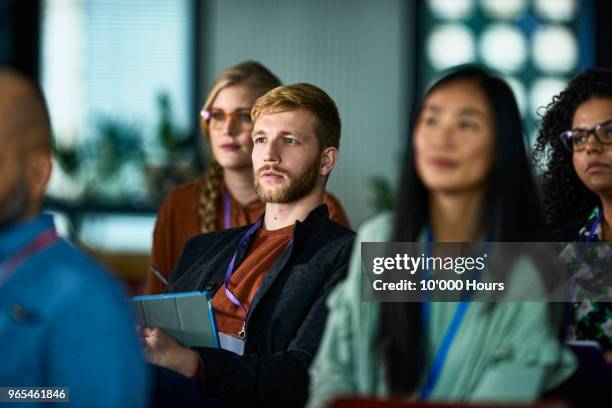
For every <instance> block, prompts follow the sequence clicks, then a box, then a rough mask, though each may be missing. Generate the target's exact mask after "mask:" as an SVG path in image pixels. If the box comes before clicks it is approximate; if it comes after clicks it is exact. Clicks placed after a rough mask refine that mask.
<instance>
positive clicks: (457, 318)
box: [420, 228, 470, 401]
mask: <svg viewBox="0 0 612 408" xmlns="http://www.w3.org/2000/svg"><path fill="white" fill-rule="evenodd" d="M432 242H433V233H432V231H431V228H428V229H427V242H426V245H427V252H428V256H429V253H431V243H432ZM428 275H429V276H428V279H431V277H432V274H428ZM469 305H470V301H469V300H467V301H461V302H459V304H458V305H457V309H456V310H455V314H454V316H453V319H452V320H451V322H450V324H449V326H448V328H447V329H446V334H445V335H444V338H443V339H442V343H441V344H440V348H439V349H438V352H437V353H436V356H435V358H434V360H433V363H432V364H431V368H430V369H429V373H428V374H427V378H426V379H425V383H424V385H423V388H422V389H421V395H420V399H421V400H422V401H425V400H427V399H428V398H429V396H430V395H431V393H432V391H433V389H434V387H435V385H436V383H437V382H438V378H439V377H440V374H441V373H442V368H443V366H444V362H445V361H446V358H447V356H448V351H449V350H450V347H451V345H452V343H453V340H454V339H455V336H456V334H457V332H458V331H459V327H460V326H461V323H462V322H463V319H464V318H465V314H466V313H467V310H468V306H469ZM422 309H423V328H424V330H428V327H429V318H430V315H431V304H430V302H429V300H425V301H423V303H422Z"/></svg>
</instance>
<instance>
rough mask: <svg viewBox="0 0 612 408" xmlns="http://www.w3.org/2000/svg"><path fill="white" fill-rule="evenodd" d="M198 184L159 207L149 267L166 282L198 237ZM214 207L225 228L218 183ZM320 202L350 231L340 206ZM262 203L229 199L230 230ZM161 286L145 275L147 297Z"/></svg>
mask: <svg viewBox="0 0 612 408" xmlns="http://www.w3.org/2000/svg"><path fill="white" fill-rule="evenodd" d="M200 186H201V185H200V181H199V180H194V181H190V182H187V183H183V184H181V185H179V186H177V187H175V188H173V189H172V190H171V191H170V193H169V194H168V196H167V197H166V199H165V200H164V202H163V203H162V204H161V206H160V208H159V211H158V214H157V220H156V222H155V230H154V232H153V248H152V250H151V259H150V265H151V267H152V268H155V269H156V270H157V271H158V272H159V273H160V274H161V275H162V276H164V277H165V278H166V279H168V277H169V276H170V273H171V272H172V269H173V268H174V264H175V263H176V262H177V261H178V259H179V257H180V255H181V252H182V251H183V247H184V246H185V244H186V243H187V241H188V240H189V239H190V238H192V237H194V236H196V235H198V234H200V233H201V220H200V215H199V213H198V205H199V202H200V188H201V187H200ZM219 188H220V192H219V193H220V194H219V202H218V205H217V228H218V229H223V228H225V225H224V224H225V208H224V204H223V203H224V200H225V185H224V184H223V183H221V186H220V187H219ZM323 202H324V203H325V204H327V207H328V209H329V218H330V219H331V220H333V221H336V222H337V223H338V224H341V225H344V226H345V227H347V228H351V226H350V223H349V221H348V218H347V216H346V214H345V212H344V209H343V208H342V205H341V204H340V202H339V201H338V199H337V198H336V197H334V196H333V195H332V194H330V193H325V197H324V199H323ZM265 208H266V206H265V203H263V202H261V201H259V200H255V201H252V202H250V203H248V204H247V205H246V206H244V207H243V206H241V205H240V203H239V202H238V201H236V200H235V199H234V198H233V197H231V196H230V209H231V211H230V212H231V221H232V227H241V226H244V225H249V224H253V223H255V221H257V219H258V218H259V217H260V216H261V215H262V214H263V213H264V211H265ZM165 288H166V287H165V285H164V283H163V282H162V281H161V280H160V279H159V278H157V277H156V276H155V275H154V274H153V273H151V272H149V274H148V275H147V286H146V289H145V292H146V293H147V294H157V293H163V292H164V290H165Z"/></svg>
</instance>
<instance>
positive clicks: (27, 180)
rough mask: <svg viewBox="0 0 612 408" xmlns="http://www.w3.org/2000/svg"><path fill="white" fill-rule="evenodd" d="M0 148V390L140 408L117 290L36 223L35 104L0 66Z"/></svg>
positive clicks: (40, 153) (42, 154)
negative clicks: (26, 390) (26, 389)
mask: <svg viewBox="0 0 612 408" xmlns="http://www.w3.org/2000/svg"><path fill="white" fill-rule="evenodd" d="M0 147H1V148H0V361H1V363H0V364H1V366H2V368H1V369H0V386H2V387H11V388H13V389H15V390H22V389H23V387H67V388H68V392H65V398H66V399H65V401H68V400H69V401H70V403H72V404H73V405H74V406H100V407H115V406H134V407H142V406H146V404H147V392H146V391H147V390H146V387H145V386H146V381H145V379H146V378H145V377H146V372H145V363H144V361H143V359H142V355H141V352H140V346H139V344H138V337H137V335H136V332H135V330H134V326H133V324H134V323H133V320H132V319H131V316H130V314H131V311H130V310H129V308H128V304H127V302H126V301H125V299H124V294H123V292H122V290H121V289H120V287H119V285H117V283H116V282H115V281H114V280H113V279H111V278H110V276H108V275H107V274H106V272H105V271H103V270H102V269H101V268H100V267H99V266H98V265H96V264H95V263H94V262H93V261H91V260H90V259H88V258H87V257H85V256H84V255H83V254H81V253H79V252H78V251H77V250H76V249H75V248H73V247H72V246H71V245H70V244H68V243H67V242H66V241H64V240H62V239H61V238H59V237H58V236H57V233H56V231H55V228H54V226H53V219H52V217H51V216H50V215H47V214H41V204H42V200H43V197H44V194H45V188H46V185H47V182H48V180H49V175H50V173H51V129H50V124H49V115H48V112H47V108H46V106H45V102H44V99H43V96H42V94H41V92H40V90H39V89H38V87H37V86H36V85H35V84H34V83H33V82H32V81H30V80H29V79H27V78H25V77H24V76H22V75H21V74H18V73H16V72H13V71H10V70H8V69H4V68H2V67H0ZM4 395H5V396H6V392H5V394H4ZM39 395H42V394H40V392H39ZM44 395H46V396H47V397H48V395H47V394H44ZM53 396H56V397H57V396H60V397H61V393H58V392H56V393H54V394H53Z"/></svg>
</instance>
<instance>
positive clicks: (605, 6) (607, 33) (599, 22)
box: [594, 0, 612, 67]
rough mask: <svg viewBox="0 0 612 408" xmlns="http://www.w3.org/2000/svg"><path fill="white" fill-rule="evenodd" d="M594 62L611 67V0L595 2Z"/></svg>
mask: <svg viewBox="0 0 612 408" xmlns="http://www.w3.org/2000/svg"><path fill="white" fill-rule="evenodd" d="M594 26H595V64H596V65H597V66H607V67H612V1H610V0H597V1H596V2H595V21H594Z"/></svg>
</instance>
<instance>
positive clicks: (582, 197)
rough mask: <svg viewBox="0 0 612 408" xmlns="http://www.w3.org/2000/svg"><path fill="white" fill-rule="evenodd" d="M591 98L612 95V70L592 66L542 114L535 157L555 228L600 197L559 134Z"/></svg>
mask: <svg viewBox="0 0 612 408" xmlns="http://www.w3.org/2000/svg"><path fill="white" fill-rule="evenodd" d="M591 98H612V69H610V68H590V69H588V70H586V71H584V72H583V73H581V74H579V75H578V76H576V77H575V78H574V79H572V80H571V82H570V83H569V85H568V86H567V87H566V88H565V90H564V91H563V92H561V93H560V94H559V95H557V96H555V97H553V100H552V102H551V103H550V104H549V105H548V106H547V107H546V108H545V112H544V114H543V115H541V117H542V120H541V123H540V130H539V134H538V137H537V140H536V146H535V149H534V151H533V157H534V160H535V163H536V165H537V167H538V169H539V170H540V171H541V172H542V174H541V179H540V183H541V191H542V204H543V206H544V213H545V216H546V221H547V222H548V223H549V224H550V225H552V226H553V227H559V226H561V225H562V224H564V223H566V222H568V221H570V220H573V219H575V218H577V217H579V216H582V215H584V214H585V213H586V212H588V211H590V210H591V209H592V208H593V207H595V206H596V205H597V204H598V203H599V197H598V196H597V195H596V194H595V193H593V192H592V191H590V190H589V189H588V188H586V186H585V185H584V184H583V183H582V181H580V179H579V178H578V175H577V174H576V171H575V170H574V166H573V164H572V154H571V152H569V151H568V150H567V149H566V148H565V147H564V146H563V143H562V142H561V138H560V137H559V135H560V134H561V133H562V132H564V131H566V130H568V129H571V127H572V122H573V118H574V113H575V112H576V109H578V107H579V106H580V105H581V104H583V103H584V102H586V101H587V100H589V99H591Z"/></svg>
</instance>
